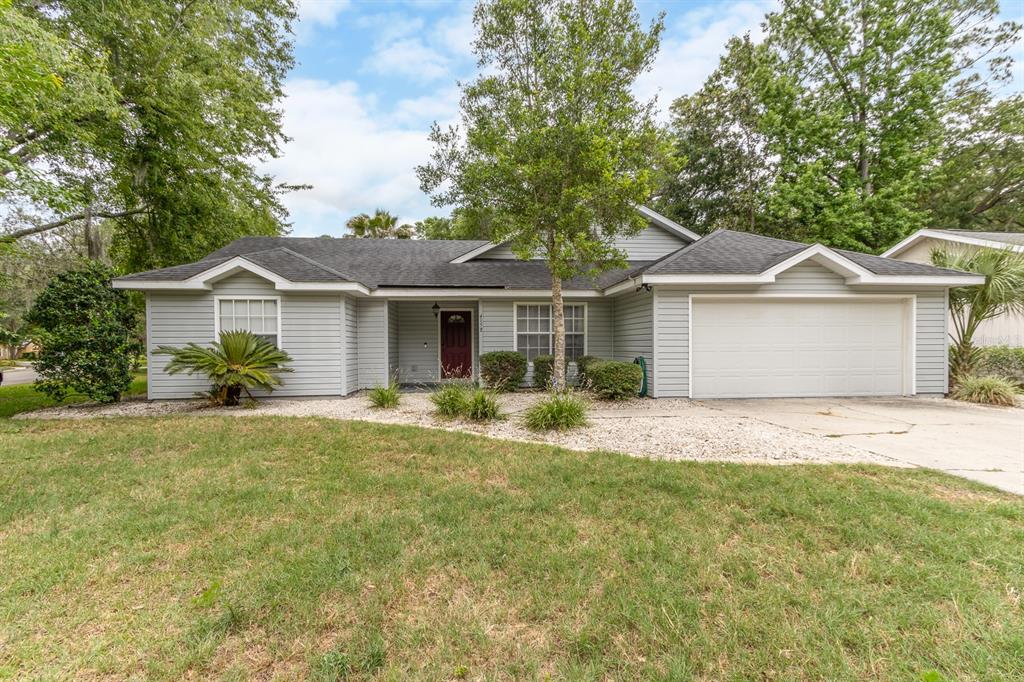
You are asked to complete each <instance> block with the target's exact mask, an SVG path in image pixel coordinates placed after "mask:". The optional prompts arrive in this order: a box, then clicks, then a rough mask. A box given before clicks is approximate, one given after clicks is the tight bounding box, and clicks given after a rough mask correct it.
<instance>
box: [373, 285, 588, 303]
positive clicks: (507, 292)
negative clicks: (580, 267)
mask: <svg viewBox="0 0 1024 682" xmlns="http://www.w3.org/2000/svg"><path fill="white" fill-rule="evenodd" d="M549 296H551V290H550V289H485V288H477V289H470V288H465V289H460V288H457V287H456V288H447V287H437V288H430V289H428V288H420V287H407V288H403V287H384V288H380V289H374V290H373V291H371V292H370V298H408V299H424V298H436V299H447V300H453V299H463V298H472V299H477V298H480V299H486V298H542V297H549ZM602 296H604V294H603V293H602V292H600V291H598V290H596V289H563V290H562V297H563V298H601V297H602Z"/></svg>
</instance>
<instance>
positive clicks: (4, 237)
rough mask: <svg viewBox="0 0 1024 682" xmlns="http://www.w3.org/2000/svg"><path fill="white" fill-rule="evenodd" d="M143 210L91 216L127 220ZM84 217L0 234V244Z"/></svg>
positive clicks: (80, 217) (80, 214)
mask: <svg viewBox="0 0 1024 682" xmlns="http://www.w3.org/2000/svg"><path fill="white" fill-rule="evenodd" d="M145 210H146V208H145V207H142V208H133V209H130V210H128V211H115V212H111V211H93V212H92V216H93V217H94V218H127V217H128V216H133V215H138V214H139V213H143V212H144V211H145ZM85 217H86V215H85V213H75V214H73V215H69V216H65V217H63V218H61V219H59V220H54V221H53V222H49V223H43V224H42V225H35V226H33V227H26V228H25V229H22V230H17V231H15V232H9V233H7V234H0V243H5V242H13V241H17V240H18V239H21V238H22V237H30V236H32V235H34V234H40V233H42V232H48V231H50V230H55V229H57V228H58V227H63V226H65V225H68V224H69V223H73V222H76V221H79V220H83V219H84V218H85Z"/></svg>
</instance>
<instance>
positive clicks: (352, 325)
mask: <svg viewBox="0 0 1024 682" xmlns="http://www.w3.org/2000/svg"><path fill="white" fill-rule="evenodd" d="M342 306H343V310H344V314H345V393H346V394H349V393H352V392H354V391H357V390H358V389H359V335H358V333H357V329H358V325H357V314H356V301H355V299H352V298H348V297H347V296H346V297H344V298H343V299H342Z"/></svg>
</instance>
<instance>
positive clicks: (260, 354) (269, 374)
mask: <svg viewBox="0 0 1024 682" xmlns="http://www.w3.org/2000/svg"><path fill="white" fill-rule="evenodd" d="M155 352H156V353H159V354H164V355H170V356H171V361H170V362H169V363H168V364H167V367H166V370H167V373H168V374H179V373H185V374H205V375H206V376H207V377H208V378H209V379H210V383H211V387H210V392H209V393H207V394H205V395H206V397H208V398H209V399H210V401H211V402H212V403H214V404H215V405H225V406H233V405H237V404H238V400H239V398H240V397H241V396H242V391H245V394H246V395H247V396H248V397H249V398H250V399H252V398H253V396H252V393H251V392H250V391H251V389H254V388H256V389H260V390H264V391H267V392H270V391H273V390H274V388H275V387H276V386H279V385H280V384H281V377H280V376H278V375H279V374H281V373H282V372H291V371H292V370H291V369H290V368H288V367H286V366H285V365H286V364H287V363H289V362H291V360H292V359H291V356H289V355H288V354H287V353H285V352H284V351H283V350H281V349H280V348H277V347H276V346H274V345H273V344H272V343H270V342H268V341H266V340H265V339H261V338H260V337H258V336H256V335H255V334H253V333H252V332H247V331H230V332H221V334H220V341H214V342H213V343H212V344H210V347H209V348H205V347H203V346H200V345H198V344H195V343H190V344H188V345H186V346H183V347H181V348H175V347H174V346H160V347H158V348H157V349H156V351H155Z"/></svg>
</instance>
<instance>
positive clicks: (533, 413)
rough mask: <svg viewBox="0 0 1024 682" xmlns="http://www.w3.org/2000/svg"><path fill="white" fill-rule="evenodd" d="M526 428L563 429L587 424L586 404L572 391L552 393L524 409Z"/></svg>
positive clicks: (537, 429) (536, 429) (541, 429)
mask: <svg viewBox="0 0 1024 682" xmlns="http://www.w3.org/2000/svg"><path fill="white" fill-rule="evenodd" d="M523 422H524V423H525V424H526V428H528V429H531V430H533V431H565V430H567V429H574V428H576V427H578V426H586V424H587V404H586V402H584V401H583V399H582V398H580V397H578V396H576V395H574V394H572V393H552V394H551V396H550V397H548V398H545V399H544V400H541V401H540V402H538V403H536V404H535V405H534V406H533V407H531V408H530V409H528V410H527V411H526V414H525V415H524V417H523Z"/></svg>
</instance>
